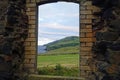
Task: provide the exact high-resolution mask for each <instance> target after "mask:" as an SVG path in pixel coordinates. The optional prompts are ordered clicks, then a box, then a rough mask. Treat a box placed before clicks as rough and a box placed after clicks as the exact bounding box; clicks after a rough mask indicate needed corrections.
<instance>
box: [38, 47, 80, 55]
mask: <svg viewBox="0 0 120 80" xmlns="http://www.w3.org/2000/svg"><path fill="white" fill-rule="evenodd" d="M78 53H79V46H74V47H73V46H70V47H62V48H58V49H54V50H50V51H47V52H46V53H44V54H40V55H59V54H78Z"/></svg>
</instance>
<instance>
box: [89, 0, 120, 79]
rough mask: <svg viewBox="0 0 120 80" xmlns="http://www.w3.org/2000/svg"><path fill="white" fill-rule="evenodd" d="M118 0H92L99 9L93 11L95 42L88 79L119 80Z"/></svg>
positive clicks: (119, 17) (119, 37)
mask: <svg viewBox="0 0 120 80" xmlns="http://www.w3.org/2000/svg"><path fill="white" fill-rule="evenodd" d="M119 4H120V0H93V5H95V6H97V7H98V8H99V9H100V11H97V12H94V13H93V14H94V16H96V17H97V18H96V19H95V20H94V21H93V32H94V33H95V37H96V42H95V43H94V44H93V46H92V53H93V56H92V58H91V59H89V65H90V67H91V68H92V69H93V71H92V73H91V74H90V76H89V78H88V80H120V60H119V59H120V5H119Z"/></svg>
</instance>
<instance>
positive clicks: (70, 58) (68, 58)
mask: <svg viewBox="0 0 120 80" xmlns="http://www.w3.org/2000/svg"><path fill="white" fill-rule="evenodd" d="M37 59H38V60H37V62H38V63H37V64H38V66H37V67H38V68H39V67H45V66H55V65H57V64H61V66H66V67H78V65H79V54H66V55H41V56H38V58H37Z"/></svg>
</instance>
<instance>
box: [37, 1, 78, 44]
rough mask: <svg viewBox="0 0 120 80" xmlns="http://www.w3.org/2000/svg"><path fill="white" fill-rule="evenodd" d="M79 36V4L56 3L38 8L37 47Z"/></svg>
mask: <svg viewBox="0 0 120 80" xmlns="http://www.w3.org/2000/svg"><path fill="white" fill-rule="evenodd" d="M67 36H79V4H76V3H71V2H56V3H49V4H44V5H40V6H39V8H38V45H44V44H47V43H49V42H52V41H55V40H59V39H62V38H65V37H67Z"/></svg>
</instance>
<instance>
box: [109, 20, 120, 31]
mask: <svg viewBox="0 0 120 80" xmlns="http://www.w3.org/2000/svg"><path fill="white" fill-rule="evenodd" d="M109 27H110V28H111V30H112V31H117V32H120V19H116V20H112V21H111V22H110V24H109Z"/></svg>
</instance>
